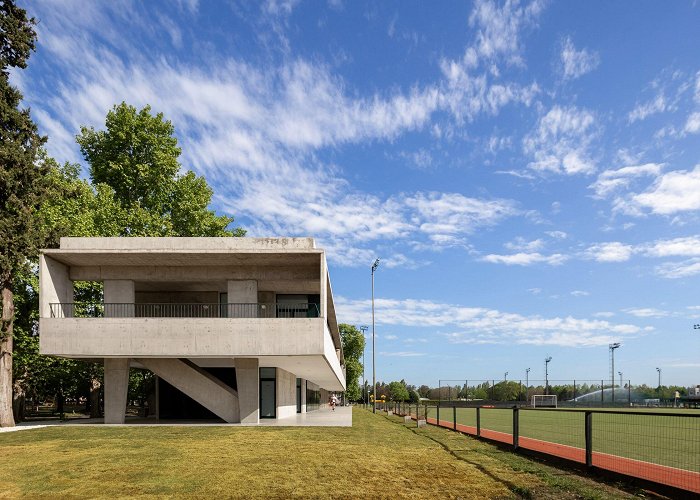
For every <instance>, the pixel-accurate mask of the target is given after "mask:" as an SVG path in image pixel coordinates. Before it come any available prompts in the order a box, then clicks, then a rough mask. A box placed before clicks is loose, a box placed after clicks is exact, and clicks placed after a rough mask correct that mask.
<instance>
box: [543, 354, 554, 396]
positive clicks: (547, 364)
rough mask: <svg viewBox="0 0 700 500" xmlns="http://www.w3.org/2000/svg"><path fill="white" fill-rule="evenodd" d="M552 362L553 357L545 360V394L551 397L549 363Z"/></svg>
mask: <svg viewBox="0 0 700 500" xmlns="http://www.w3.org/2000/svg"><path fill="white" fill-rule="evenodd" d="M550 361H552V356H547V357H546V358H544V394H545V396H549V362H550Z"/></svg>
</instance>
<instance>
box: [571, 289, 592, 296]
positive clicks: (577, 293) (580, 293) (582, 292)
mask: <svg viewBox="0 0 700 500" xmlns="http://www.w3.org/2000/svg"><path fill="white" fill-rule="evenodd" d="M590 294H591V293H590V292H586V291H585V290H574V291H572V292H571V295H573V296H574V297H587V296H589V295H590Z"/></svg>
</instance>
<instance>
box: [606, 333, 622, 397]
mask: <svg viewBox="0 0 700 500" xmlns="http://www.w3.org/2000/svg"><path fill="white" fill-rule="evenodd" d="M621 345H622V344H620V343H619V342H614V343H612V344H608V350H609V351H610V382H611V384H610V385H611V386H612V403H613V405H614V404H615V349H617V348H619V347H620V346H621Z"/></svg>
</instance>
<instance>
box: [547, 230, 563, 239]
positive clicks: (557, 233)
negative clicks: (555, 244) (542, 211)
mask: <svg viewBox="0 0 700 500" xmlns="http://www.w3.org/2000/svg"><path fill="white" fill-rule="evenodd" d="M545 234H546V235H547V236H549V237H551V238H554V239H555V240H565V239H566V238H568V236H569V235H568V234H566V232H564V231H545Z"/></svg>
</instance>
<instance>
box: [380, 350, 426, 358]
mask: <svg viewBox="0 0 700 500" xmlns="http://www.w3.org/2000/svg"><path fill="white" fill-rule="evenodd" d="M425 354H426V353H424V352H416V351H397V352H387V351H382V352H380V353H379V355H380V356H390V357H398V358H414V357H418V356H425Z"/></svg>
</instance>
